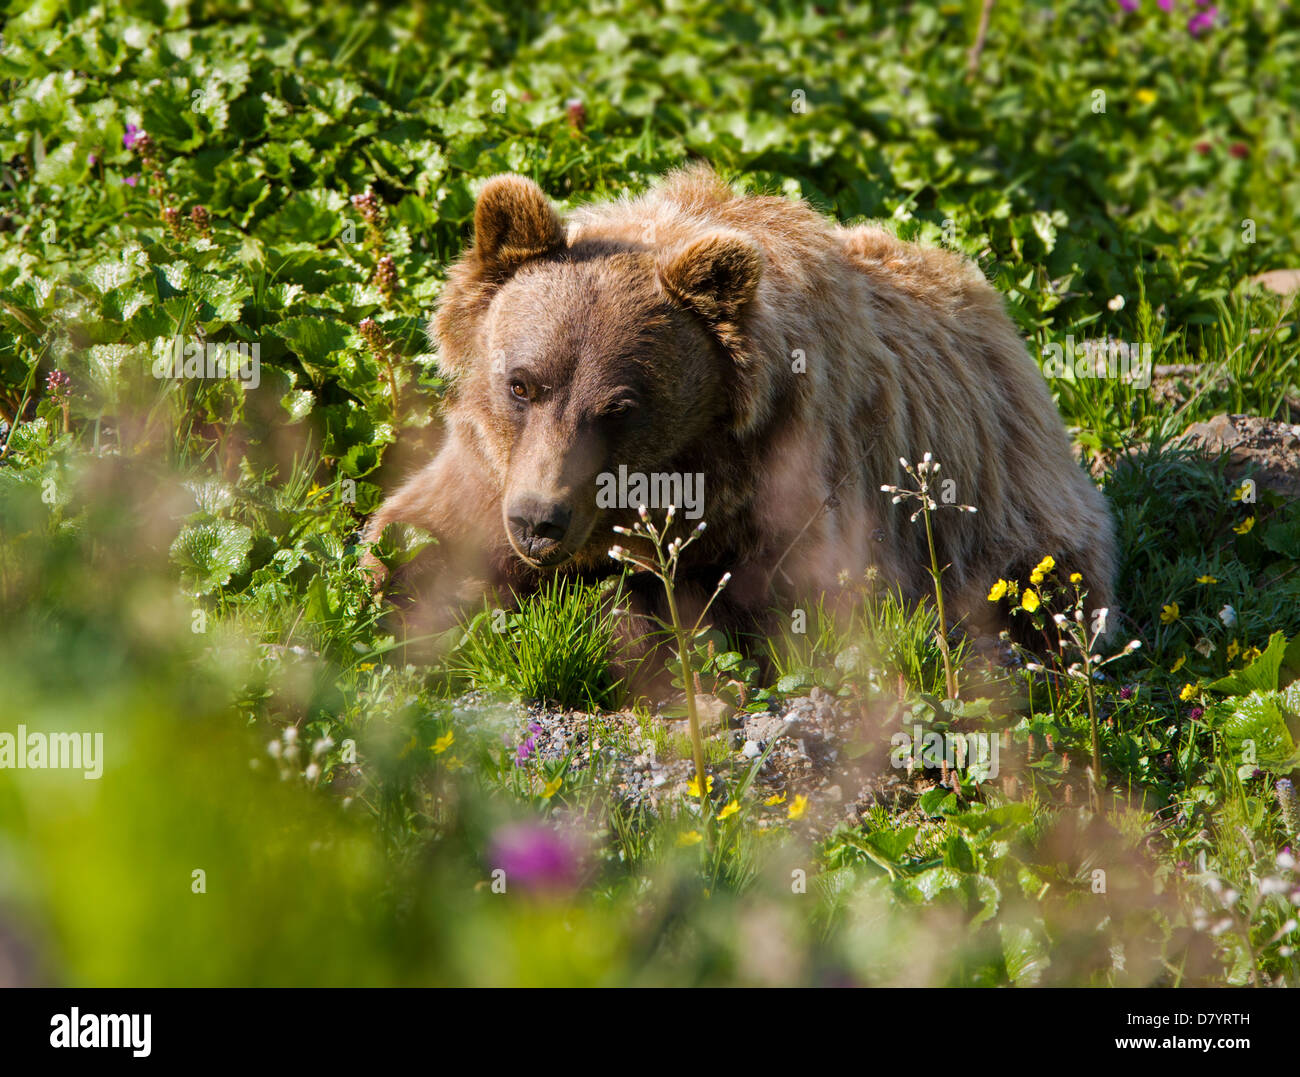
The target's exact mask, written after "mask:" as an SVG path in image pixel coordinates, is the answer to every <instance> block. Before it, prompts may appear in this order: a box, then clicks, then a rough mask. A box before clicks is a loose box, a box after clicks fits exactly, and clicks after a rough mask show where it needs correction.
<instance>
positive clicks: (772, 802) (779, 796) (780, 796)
mask: <svg viewBox="0 0 1300 1077" xmlns="http://www.w3.org/2000/svg"><path fill="white" fill-rule="evenodd" d="M763 803H764V804H765V805H767V807H769V808H775V807H776V806H777V805H778V804H784V803H785V794H784V793H773V794H772V795H771V796H770V797H768V798H767V799H766V800H765V801H763Z"/></svg>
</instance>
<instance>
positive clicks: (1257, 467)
mask: <svg viewBox="0 0 1300 1077" xmlns="http://www.w3.org/2000/svg"><path fill="white" fill-rule="evenodd" d="M1179 440H1180V441H1182V442H1183V443H1184V444H1187V445H1190V446H1191V447H1193V448H1196V449H1200V450H1201V451H1203V452H1205V453H1208V454H1210V455H1218V454H1219V453H1222V452H1227V453H1228V468H1227V472H1228V475H1229V476H1230V477H1231V478H1233V479H1237V478H1241V477H1242V476H1243V475H1245V474H1246V473H1248V472H1251V473H1252V474H1253V477H1254V478H1255V480H1256V482H1258V483H1259V484H1260V485H1261V486H1263V487H1265V488H1266V489H1269V490H1272V491H1273V492H1274V493H1276V494H1278V495H1279V496H1281V497H1285V498H1288V499H1294V498H1297V497H1300V424H1293V423H1285V422H1279V421H1277V420H1274V419H1262V418H1260V417H1258V416H1255V415H1228V414H1223V415H1216V416H1214V417H1213V418H1212V419H1207V420H1206V421H1205V422H1199V423H1193V424H1192V425H1191V426H1189V427H1188V428H1187V429H1186V430H1185V431H1183V434H1182V436H1181V438H1180V439H1179Z"/></svg>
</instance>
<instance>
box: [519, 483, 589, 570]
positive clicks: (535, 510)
mask: <svg viewBox="0 0 1300 1077" xmlns="http://www.w3.org/2000/svg"><path fill="white" fill-rule="evenodd" d="M572 517H573V513H572V511H571V510H570V509H569V507H568V506H567V505H565V504H563V503H562V502H559V501H546V500H543V499H542V498H539V497H534V496H532V495H525V496H524V497H518V498H516V499H515V500H514V501H512V502H511V503H510V513H509V522H510V530H511V532H512V534H513V535H514V539H515V542H516V543H518V545H519V548H520V549H521V550H523V551H524V553H526V554H527V555H528V556H529V557H533V558H539V559H540V558H543V557H546V556H547V555H548V554H550V553H552V552H553V551H554V550H555V548H556V547H557V546H559V544H560V543H561V542H563V541H564V536H565V535H567V534H568V533H569V521H570V519H572Z"/></svg>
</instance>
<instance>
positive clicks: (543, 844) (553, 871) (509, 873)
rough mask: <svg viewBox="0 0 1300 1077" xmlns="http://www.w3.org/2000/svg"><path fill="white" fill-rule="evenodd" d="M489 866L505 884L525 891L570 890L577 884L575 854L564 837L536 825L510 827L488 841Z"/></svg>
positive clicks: (514, 825) (576, 854)
mask: <svg viewBox="0 0 1300 1077" xmlns="http://www.w3.org/2000/svg"><path fill="white" fill-rule="evenodd" d="M490 856H491V862H492V864H493V866H494V867H497V868H501V869H502V870H504V871H505V873H506V883H507V885H509V884H510V883H519V884H520V885H522V886H523V887H525V888H526V889H532V890H554V889H567V888H572V887H573V886H574V885H576V883H577V881H578V868H579V864H578V851H577V849H576V848H575V846H574V845H573V844H572V843H571V841H570V840H569V839H568V838H566V837H565V836H564V835H562V834H559V833H557V832H556V831H554V830H552V829H551V828H550V827H547V826H544V825H542V824H540V823H511V824H508V825H506V826H503V827H502V828H501V829H499V830H498V831H497V832H496V833H495V834H494V835H493V838H492V847H491V853H490Z"/></svg>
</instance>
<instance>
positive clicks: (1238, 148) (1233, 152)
mask: <svg viewBox="0 0 1300 1077" xmlns="http://www.w3.org/2000/svg"><path fill="white" fill-rule="evenodd" d="M1228 155H1229V156H1230V157H1235V158H1237V160H1238V161H1244V160H1245V159H1246V158H1247V157H1249V156H1250V147H1249V146H1247V145H1246V144H1245V143H1244V142H1234V143H1233V144H1232V145H1231V146H1229V147H1228Z"/></svg>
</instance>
